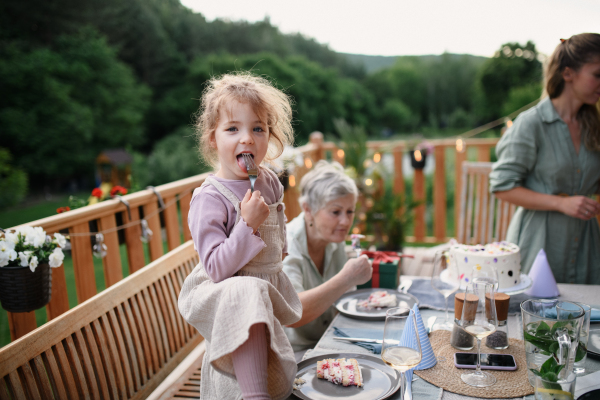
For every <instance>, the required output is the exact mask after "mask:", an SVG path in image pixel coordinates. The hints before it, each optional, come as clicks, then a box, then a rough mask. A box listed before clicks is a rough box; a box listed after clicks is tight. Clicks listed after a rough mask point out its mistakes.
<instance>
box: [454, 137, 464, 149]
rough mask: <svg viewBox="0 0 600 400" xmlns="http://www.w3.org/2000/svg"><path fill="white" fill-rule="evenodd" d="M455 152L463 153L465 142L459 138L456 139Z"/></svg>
mask: <svg viewBox="0 0 600 400" xmlns="http://www.w3.org/2000/svg"><path fill="white" fill-rule="evenodd" d="M456 151H458V152H459V153H463V152H464V151H465V141H464V140H462V139H461V138H458V139H456Z"/></svg>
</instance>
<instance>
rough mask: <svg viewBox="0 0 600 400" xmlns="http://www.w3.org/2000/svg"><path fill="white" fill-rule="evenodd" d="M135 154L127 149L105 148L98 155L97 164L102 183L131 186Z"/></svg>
mask: <svg viewBox="0 0 600 400" xmlns="http://www.w3.org/2000/svg"><path fill="white" fill-rule="evenodd" d="M132 162H133V156H132V155H131V154H129V153H128V152H127V151H126V150H125V149H110V150H105V151H103V152H102V153H100V155H98V157H96V166H97V170H98V176H99V177H100V183H103V182H110V183H112V185H113V186H116V185H119V186H123V187H126V188H128V189H129V188H130V186H131V183H130V181H129V177H130V174H131V163H132Z"/></svg>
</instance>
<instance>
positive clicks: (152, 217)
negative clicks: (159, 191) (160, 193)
mask: <svg viewBox="0 0 600 400" xmlns="http://www.w3.org/2000/svg"><path fill="white" fill-rule="evenodd" d="M157 210H158V204H157V202H156V199H155V201H151V202H150V203H148V204H146V205H145V206H144V218H145V219H146V221H147V222H148V228H150V230H151V231H152V237H151V238H150V241H149V242H148V248H149V249H150V259H151V260H152V261H154V260H156V259H157V258H159V257H160V256H162V255H163V254H164V251H163V243H162V232H161V229H160V216H159V215H158V213H156V211H157Z"/></svg>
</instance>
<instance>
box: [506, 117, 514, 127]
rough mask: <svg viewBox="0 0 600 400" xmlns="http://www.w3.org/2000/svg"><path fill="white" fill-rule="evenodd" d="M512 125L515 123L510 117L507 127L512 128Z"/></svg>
mask: <svg viewBox="0 0 600 400" xmlns="http://www.w3.org/2000/svg"><path fill="white" fill-rule="evenodd" d="M512 125H513V122H512V120H510V119H509V120H508V121H506V127H507V128H510V127H511V126H512Z"/></svg>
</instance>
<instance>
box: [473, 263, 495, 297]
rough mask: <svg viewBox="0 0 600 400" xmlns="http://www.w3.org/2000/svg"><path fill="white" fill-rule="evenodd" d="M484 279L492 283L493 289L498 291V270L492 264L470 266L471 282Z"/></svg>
mask: <svg viewBox="0 0 600 400" xmlns="http://www.w3.org/2000/svg"><path fill="white" fill-rule="evenodd" d="M475 280H477V281H484V282H488V283H492V284H494V290H495V291H496V292H497V291H498V270H497V269H496V267H494V266H493V265H479V264H477V265H474V266H473V267H472V268H471V282H475Z"/></svg>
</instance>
